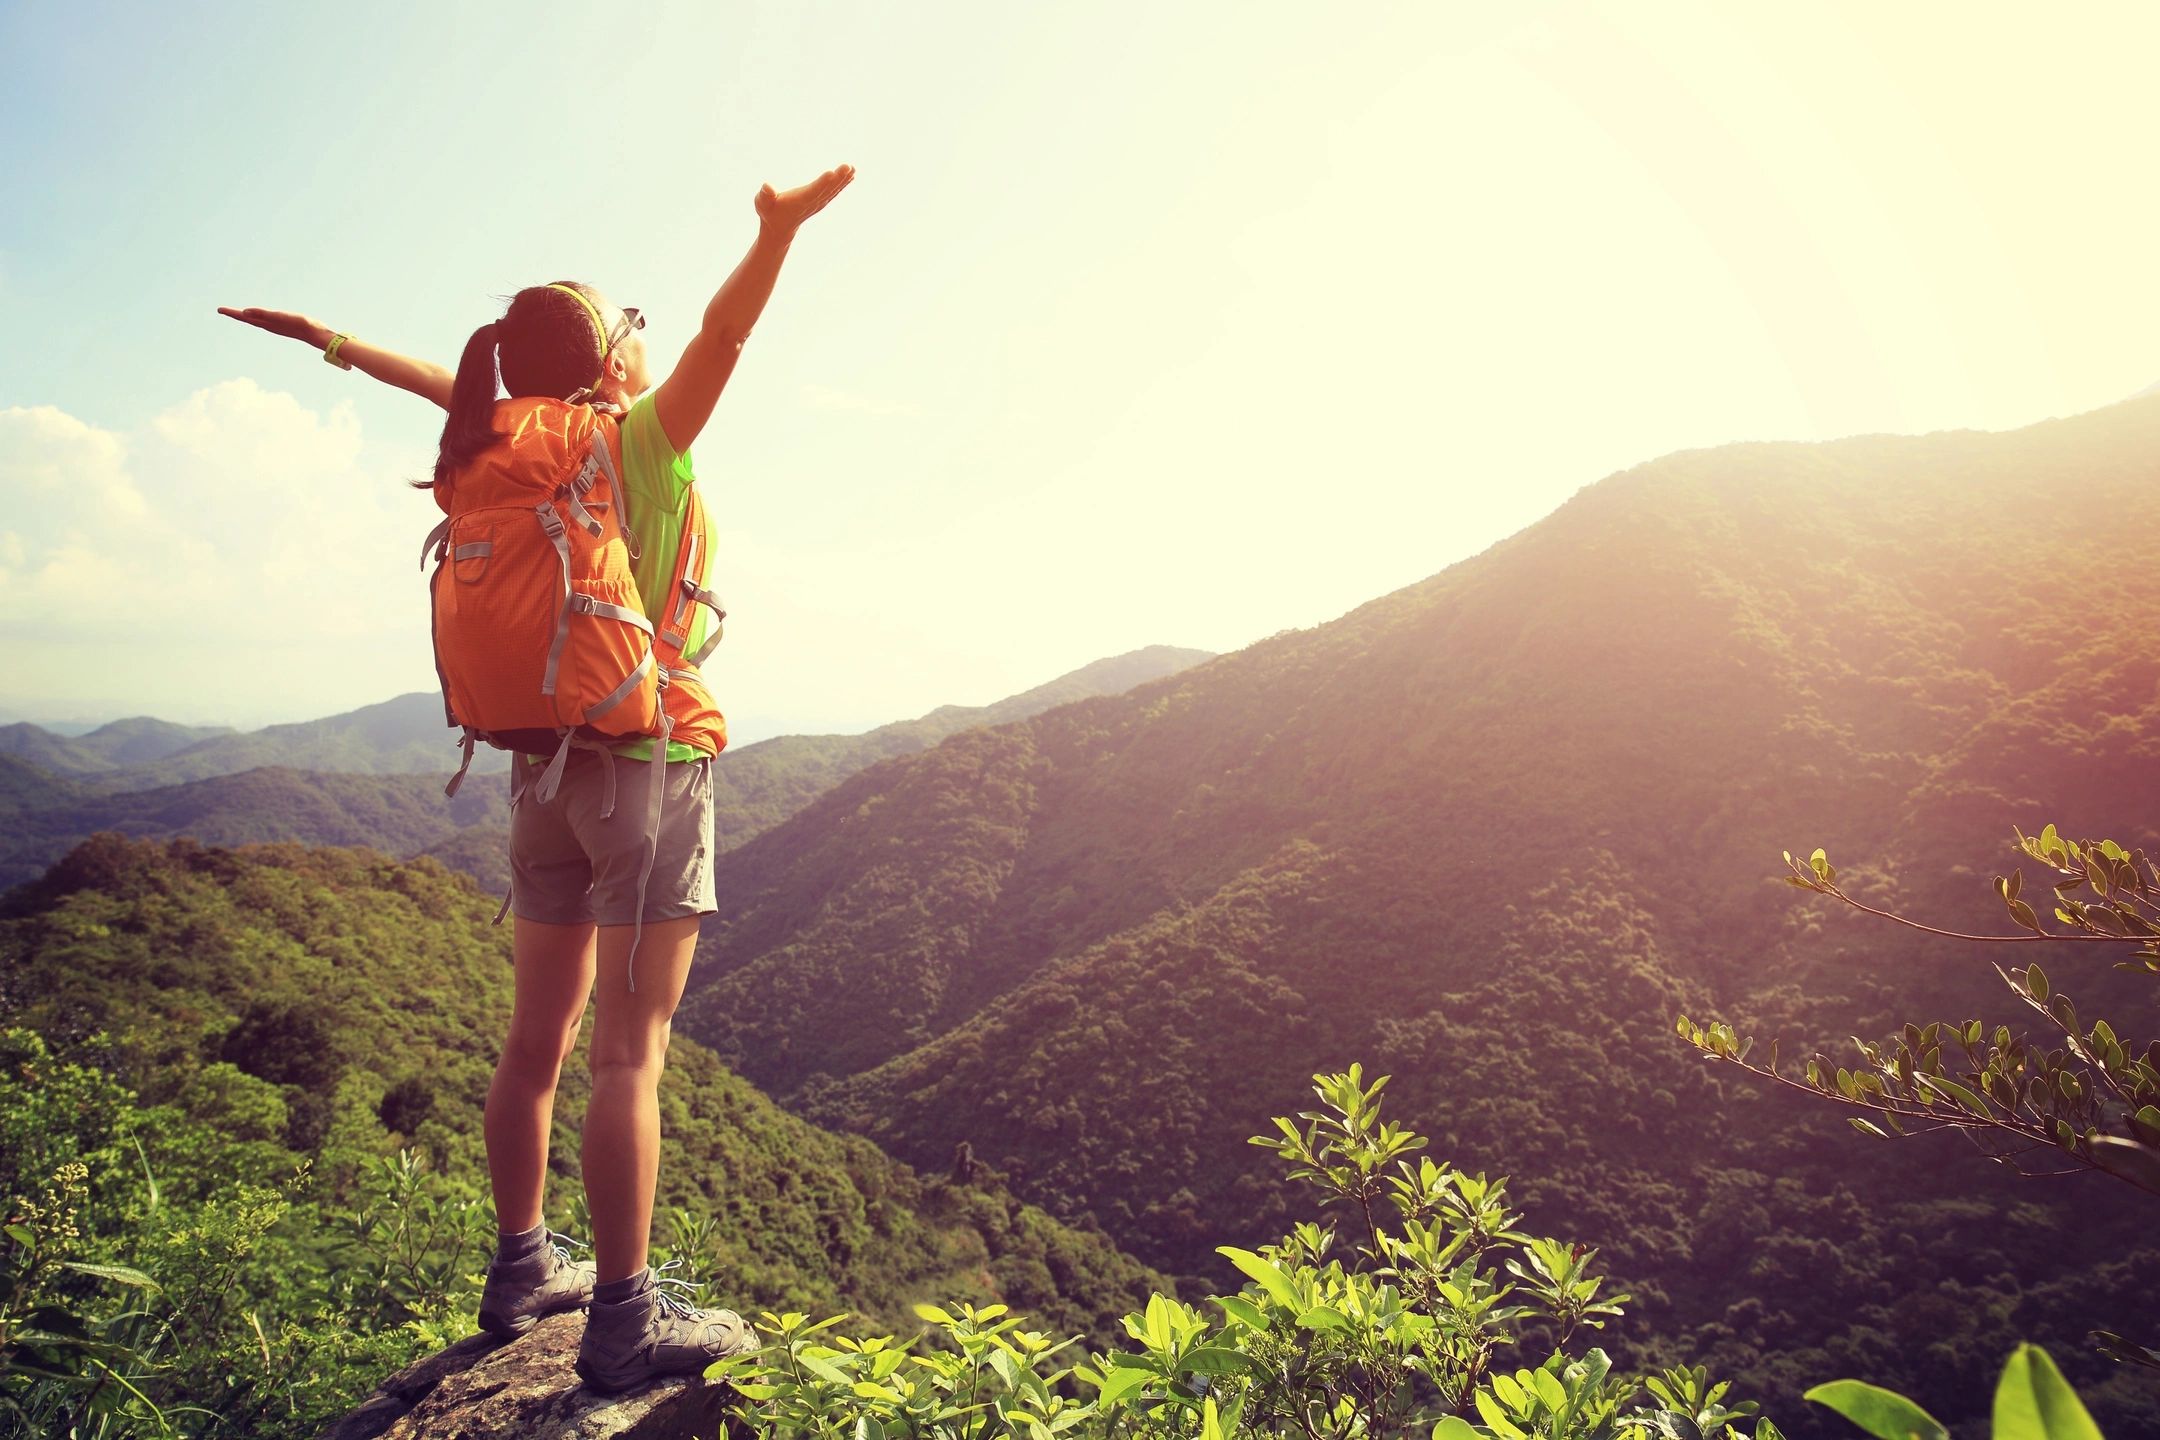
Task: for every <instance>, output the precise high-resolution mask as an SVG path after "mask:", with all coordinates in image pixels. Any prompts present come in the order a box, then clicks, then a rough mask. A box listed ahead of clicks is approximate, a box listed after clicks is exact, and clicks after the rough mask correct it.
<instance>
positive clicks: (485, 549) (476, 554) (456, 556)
mask: <svg viewBox="0 0 2160 1440" xmlns="http://www.w3.org/2000/svg"><path fill="white" fill-rule="evenodd" d="M494 553H495V542H494V541H492V540H475V541H472V542H471V543H470V544H466V545H460V546H458V547H457V549H456V550H455V551H453V552H451V556H450V558H451V559H453V560H484V559H486V558H487V557H488V556H490V555H492V554H494Z"/></svg>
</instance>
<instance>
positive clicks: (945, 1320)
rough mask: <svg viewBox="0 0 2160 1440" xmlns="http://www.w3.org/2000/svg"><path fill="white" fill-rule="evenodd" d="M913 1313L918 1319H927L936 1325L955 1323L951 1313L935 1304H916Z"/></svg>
mask: <svg viewBox="0 0 2160 1440" xmlns="http://www.w3.org/2000/svg"><path fill="white" fill-rule="evenodd" d="M915 1314H916V1317H917V1318H918V1319H923V1320H928V1321H930V1322H932V1323H933V1324H937V1325H951V1324H954V1323H956V1322H955V1321H954V1320H953V1317H952V1316H951V1315H949V1314H947V1313H946V1312H945V1311H944V1310H943V1309H941V1308H940V1307H938V1306H936V1305H917V1306H916V1307H915Z"/></svg>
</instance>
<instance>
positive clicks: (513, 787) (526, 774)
mask: <svg viewBox="0 0 2160 1440" xmlns="http://www.w3.org/2000/svg"><path fill="white" fill-rule="evenodd" d="M531 788H532V766H530V765H528V764H526V763H525V757H524V756H523V755H513V756H511V757H510V808H511V809H513V810H515V809H517V807H518V801H520V800H523V799H524V798H525V792H526V791H527V790H530V789H531Z"/></svg>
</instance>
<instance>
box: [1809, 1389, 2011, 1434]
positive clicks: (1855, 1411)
mask: <svg viewBox="0 0 2160 1440" xmlns="http://www.w3.org/2000/svg"><path fill="white" fill-rule="evenodd" d="M1800 1398H1801V1399H1803V1400H1811V1401H1813V1402H1814V1403H1815V1404H1817V1405H1822V1406H1826V1407H1828V1408H1829V1409H1832V1410H1835V1411H1837V1413H1838V1414H1840V1415H1842V1416H1844V1417H1845V1418H1846V1419H1847V1420H1850V1421H1852V1422H1853V1424H1855V1425H1857V1426H1859V1427H1860V1428H1861V1429H1862V1430H1865V1431H1867V1433H1868V1434H1870V1435H1875V1436H1879V1437H1880V1440H1950V1432H1949V1431H1948V1430H1945V1429H1944V1428H1943V1427H1942V1422H1941V1421H1939V1420H1937V1419H1936V1418H1935V1417H1934V1416H1932V1415H1930V1414H1928V1413H1927V1411H1925V1410H1923V1409H1921V1408H1920V1407H1919V1406H1918V1405H1915V1404H1913V1402H1912V1401H1910V1400H1908V1399H1906V1398H1905V1397H1904V1396H1902V1395H1900V1394H1898V1393H1896V1392H1895V1391H1892V1390H1885V1389H1883V1388H1882V1387H1881V1386H1880V1385H1870V1384H1868V1383H1867V1382H1866V1381H1863V1380H1832V1381H1831V1382H1830V1383H1829V1384H1827V1385H1817V1386H1816V1387H1815V1388H1814V1389H1812V1390H1810V1391H1808V1392H1807V1393H1806V1394H1804V1395H1802V1396H1801V1397H1800ZM1997 1440H2000V1433H1999V1432H1998V1437H1997Z"/></svg>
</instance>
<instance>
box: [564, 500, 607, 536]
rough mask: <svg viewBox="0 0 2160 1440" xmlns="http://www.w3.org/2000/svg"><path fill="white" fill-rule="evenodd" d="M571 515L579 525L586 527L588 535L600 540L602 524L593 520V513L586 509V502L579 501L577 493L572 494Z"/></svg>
mask: <svg viewBox="0 0 2160 1440" xmlns="http://www.w3.org/2000/svg"><path fill="white" fill-rule="evenodd" d="M570 513H571V515H573V516H575V517H576V519H577V522H578V524H580V525H582V526H584V527H585V533H586V534H588V535H590V536H592V537H593V539H595V540H597V539H599V538H600V532H601V525H600V522H599V521H598V520H595V519H593V516H592V511H590V510H588V509H586V508H585V502H584V501H583V500H580V499H578V497H577V493H576V492H575V491H572V492H571V494H570Z"/></svg>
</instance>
